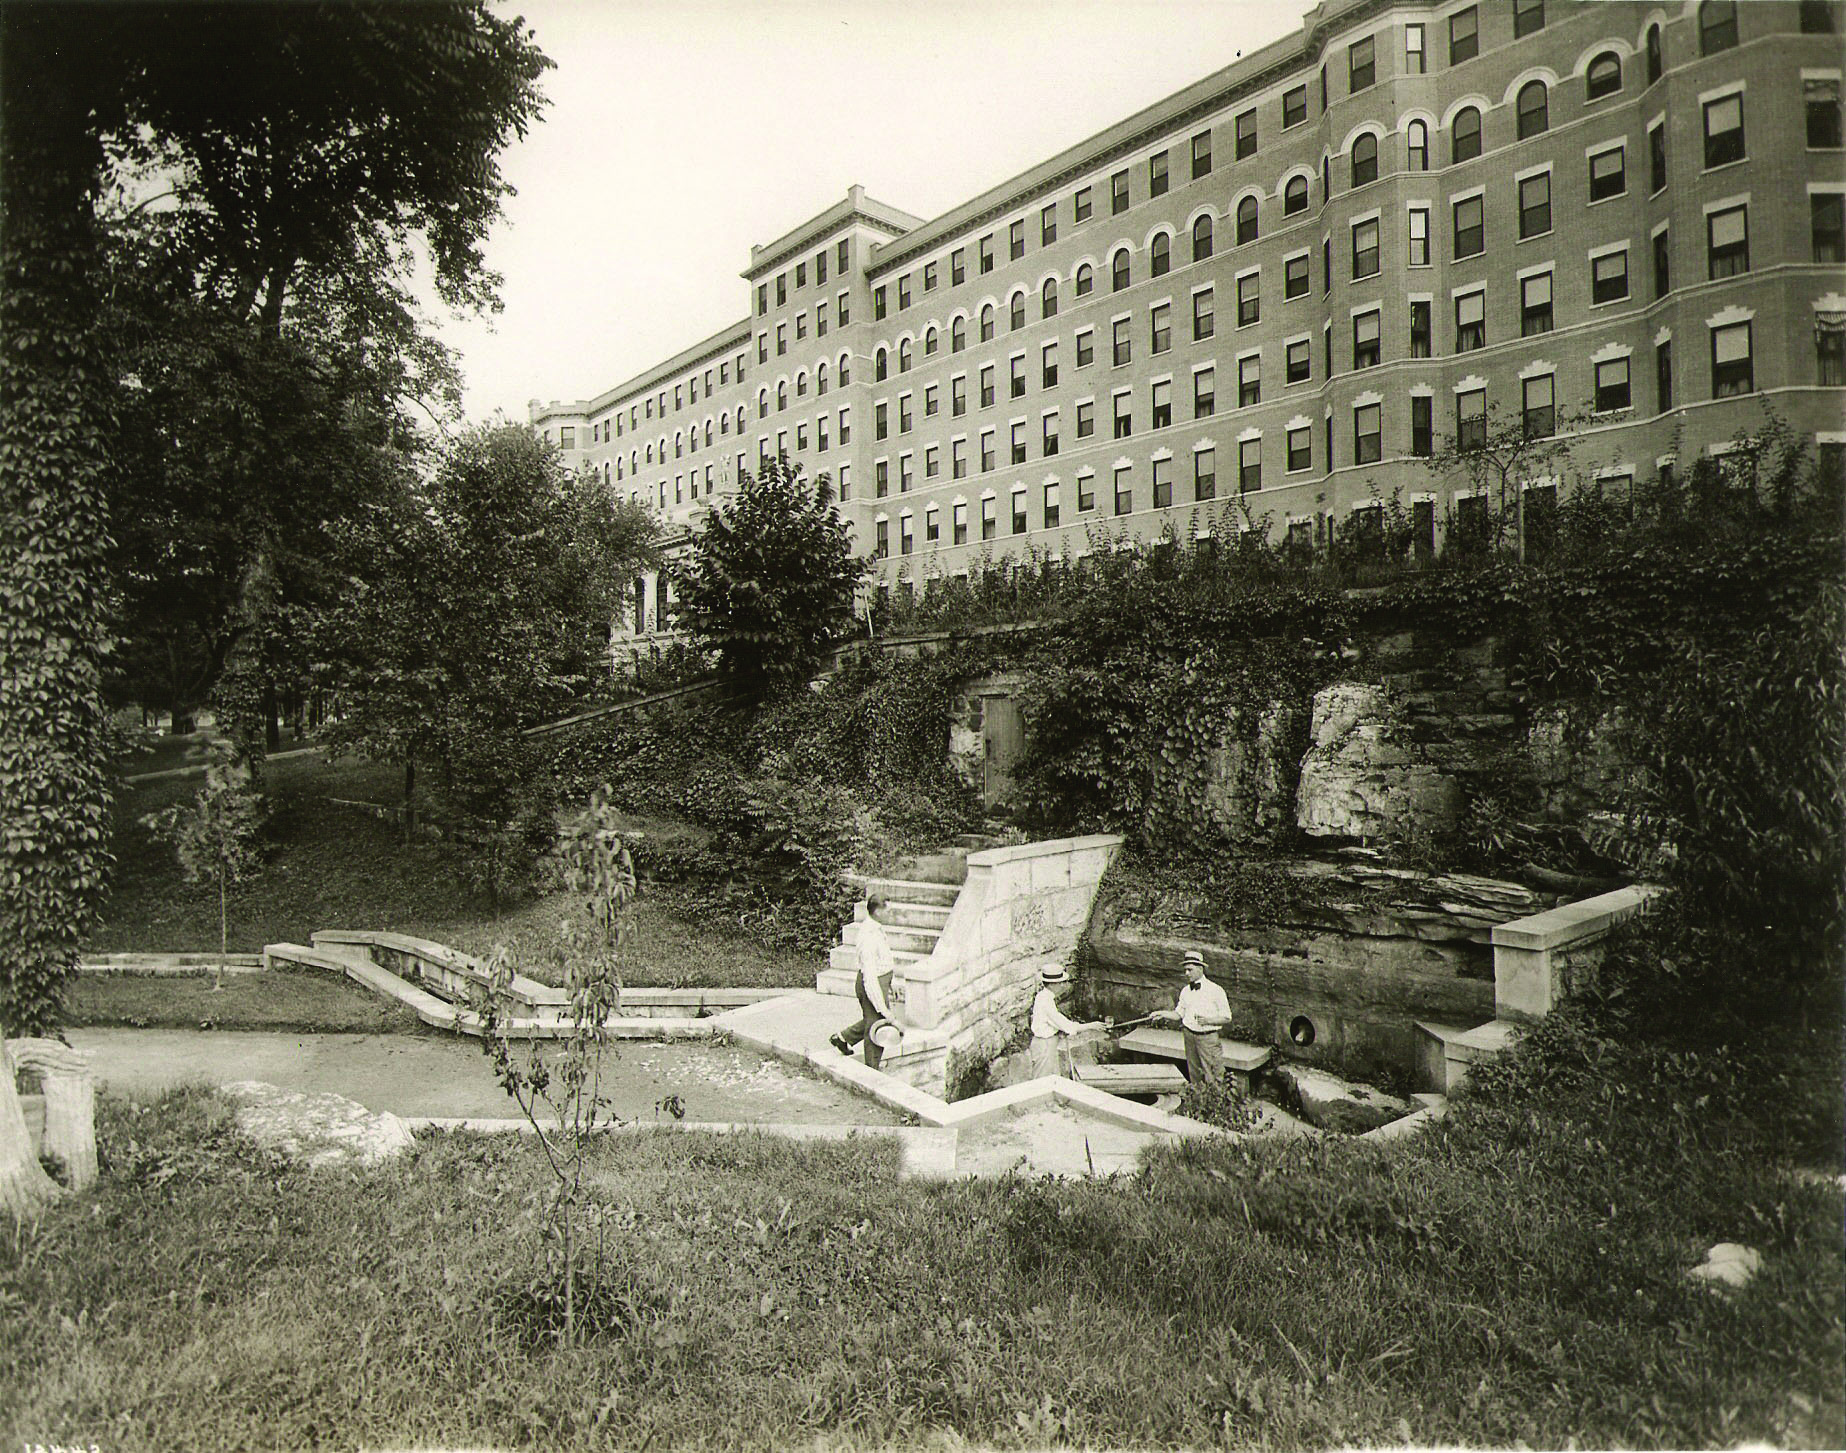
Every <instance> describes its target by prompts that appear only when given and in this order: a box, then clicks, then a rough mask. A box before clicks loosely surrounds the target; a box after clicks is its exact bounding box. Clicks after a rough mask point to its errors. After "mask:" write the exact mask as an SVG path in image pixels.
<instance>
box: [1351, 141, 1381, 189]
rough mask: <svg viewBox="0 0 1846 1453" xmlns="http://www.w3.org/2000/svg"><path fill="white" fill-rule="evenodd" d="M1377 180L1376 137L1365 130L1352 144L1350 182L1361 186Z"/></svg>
mask: <svg viewBox="0 0 1846 1453" xmlns="http://www.w3.org/2000/svg"><path fill="white" fill-rule="evenodd" d="M1377 180H1378V138H1377V137H1376V136H1374V135H1373V134H1372V133H1371V132H1369V131H1367V132H1365V133H1364V134H1363V135H1362V136H1360V137H1358V138H1357V139H1356V140H1355V141H1354V142H1353V144H1352V184H1353V185H1354V186H1355V187H1363V186H1365V185H1366V184H1367V183H1368V182H1375V181H1377Z"/></svg>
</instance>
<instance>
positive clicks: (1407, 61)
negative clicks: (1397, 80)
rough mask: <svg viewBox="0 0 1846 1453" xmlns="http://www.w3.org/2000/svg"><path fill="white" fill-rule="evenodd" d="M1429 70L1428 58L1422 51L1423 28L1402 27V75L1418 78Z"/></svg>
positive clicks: (1419, 26) (1415, 26)
mask: <svg viewBox="0 0 1846 1453" xmlns="http://www.w3.org/2000/svg"><path fill="white" fill-rule="evenodd" d="M1428 69H1429V57H1428V56H1427V55H1426V54H1425V53H1424V49H1423V27H1422V26H1421V25H1406V26H1405V27H1404V73H1405V74H1406V75H1411V76H1420V75H1422V74H1423V73H1424V72H1426V71H1427V70H1428Z"/></svg>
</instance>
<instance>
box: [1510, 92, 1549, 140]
mask: <svg viewBox="0 0 1846 1453" xmlns="http://www.w3.org/2000/svg"><path fill="white" fill-rule="evenodd" d="M1517 110H1518V113H1519V120H1518V133H1519V139H1520V140H1521V141H1524V140H1525V139H1526V138H1527V137H1528V136H1541V135H1543V134H1544V133H1545V132H1546V131H1548V130H1549V129H1550V127H1551V92H1550V91H1548V90H1547V89H1546V88H1545V83H1544V82H1543V81H1527V82H1526V83H1525V84H1524V85H1523V86H1521V87H1520V88H1519V99H1518V102H1517Z"/></svg>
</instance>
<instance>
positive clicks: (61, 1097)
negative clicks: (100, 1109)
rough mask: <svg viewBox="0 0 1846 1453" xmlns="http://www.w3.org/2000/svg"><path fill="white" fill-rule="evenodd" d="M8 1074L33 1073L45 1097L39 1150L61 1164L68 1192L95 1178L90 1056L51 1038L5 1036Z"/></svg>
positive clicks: (94, 1131)
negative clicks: (43, 1123)
mask: <svg viewBox="0 0 1846 1453" xmlns="http://www.w3.org/2000/svg"><path fill="white" fill-rule="evenodd" d="M6 1058H7V1064H8V1066H9V1068H10V1069H11V1071H12V1072H13V1073H14V1074H18V1073H20V1072H21V1071H24V1072H26V1073H28V1074H36V1075H37V1076H38V1077H39V1084H40V1086H41V1088H42V1089H43V1092H44V1096H45V1133H44V1137H43V1139H42V1141H41V1142H40V1144H41V1148H42V1150H43V1152H44V1153H45V1154H48V1155H52V1156H55V1157H57V1159H58V1160H60V1161H62V1162H63V1165H64V1173H65V1175H66V1176H67V1177H68V1178H69V1180H70V1187H71V1189H72V1190H73V1191H81V1190H84V1189H86V1188H87V1187H89V1186H91V1185H94V1184H95V1182H96V1077H95V1075H94V1074H92V1073H91V1070H90V1057H89V1056H88V1055H87V1054H82V1053H80V1052H79V1051H77V1050H74V1049H72V1048H71V1047H70V1046H69V1045H67V1044H60V1043H58V1041H57V1040H55V1039H9V1040H8V1041H7V1042H6Z"/></svg>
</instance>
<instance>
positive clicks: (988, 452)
mask: <svg viewBox="0 0 1846 1453" xmlns="http://www.w3.org/2000/svg"><path fill="white" fill-rule="evenodd" d="M994 457H995V456H994V431H993V430H992V429H983V430H981V473H982V474H992V473H993V472H994Z"/></svg>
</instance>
